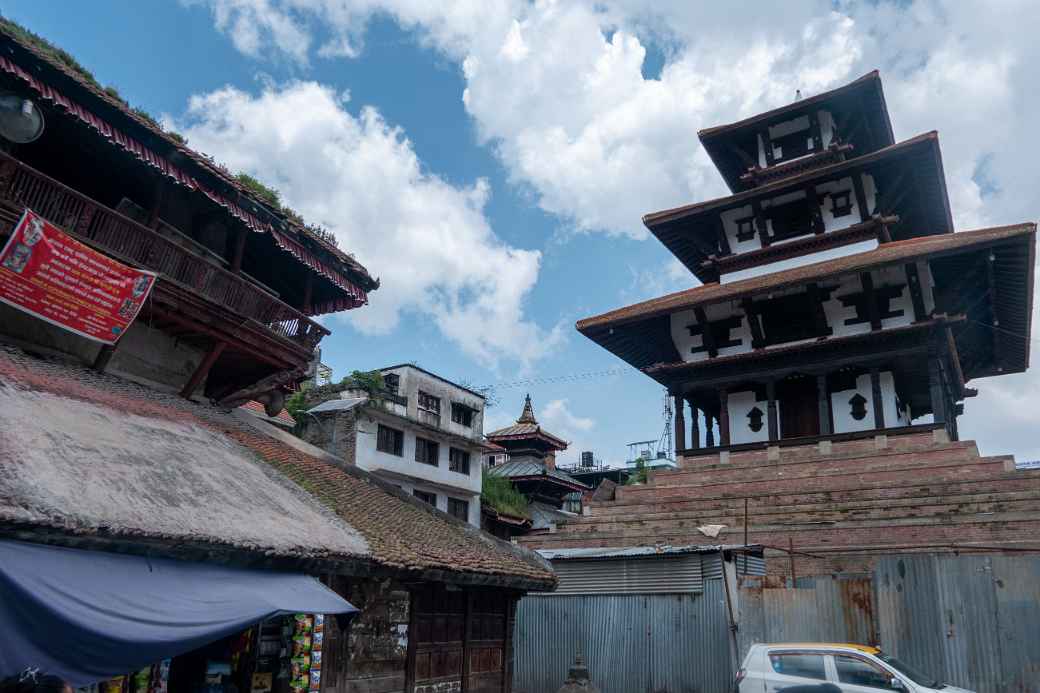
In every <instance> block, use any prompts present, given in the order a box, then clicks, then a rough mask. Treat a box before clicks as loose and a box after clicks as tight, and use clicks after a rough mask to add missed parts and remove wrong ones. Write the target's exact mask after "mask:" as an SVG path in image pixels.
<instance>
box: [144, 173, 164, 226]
mask: <svg viewBox="0 0 1040 693" xmlns="http://www.w3.org/2000/svg"><path fill="white" fill-rule="evenodd" d="M165 182H166V181H164V180H163V178H162V177H161V176H160V177H159V178H157V179H156V180H155V196H154V197H153V198H152V207H151V209H149V210H148V228H151V229H157V228H159V214H160V212H161V211H162V206H163V202H164V201H165V200H166V185H164V183H165Z"/></svg>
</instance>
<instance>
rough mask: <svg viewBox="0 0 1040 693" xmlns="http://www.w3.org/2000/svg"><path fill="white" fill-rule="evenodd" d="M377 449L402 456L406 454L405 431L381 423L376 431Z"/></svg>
mask: <svg viewBox="0 0 1040 693" xmlns="http://www.w3.org/2000/svg"><path fill="white" fill-rule="evenodd" d="M376 450H378V451H379V452H386V453H389V454H391V455H397V456H398V457H401V456H403V455H404V431H399V430H397V429H396V428H390V427H389V426H384V425H383V424H379V430H378V432H377V433H376Z"/></svg>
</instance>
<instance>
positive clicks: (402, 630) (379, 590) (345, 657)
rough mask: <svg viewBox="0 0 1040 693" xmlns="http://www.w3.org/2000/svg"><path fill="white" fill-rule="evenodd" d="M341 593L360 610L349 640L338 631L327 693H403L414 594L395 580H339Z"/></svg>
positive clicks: (325, 680)
mask: <svg viewBox="0 0 1040 693" xmlns="http://www.w3.org/2000/svg"><path fill="white" fill-rule="evenodd" d="M334 584H335V587H336V590H337V591H338V592H339V593H340V594H342V595H343V597H344V598H345V599H346V600H347V601H349V602H350V603H351V604H353V605H354V606H356V607H357V608H359V609H361V613H360V614H359V615H358V616H356V617H355V618H354V621H353V623H352V624H351V626H350V634H349V636H348V637H347V638H344V637H343V636H342V632H339V631H337V636H338V637H336V638H335V642H334V644H332V647H333V648H334V649H335V653H334V654H333V657H332V658H330V661H329V667H328V668H327V670H326V671H324V672H323V673H322V681H323V689H324V690H325V691H326V693H397V692H400V691H404V688H405V670H406V668H407V658H408V615H409V614H408V609H409V595H408V592H407V590H405V589H404V588H403V587H402V586H401V585H400V584H398V583H396V582H394V581H392V580H357V581H347V580H345V579H344V580H342V581H337V582H336V583H334Z"/></svg>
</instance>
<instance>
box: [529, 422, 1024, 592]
mask: <svg viewBox="0 0 1040 693" xmlns="http://www.w3.org/2000/svg"><path fill="white" fill-rule="evenodd" d="M745 500H746V502H747V521H746V525H747V527H746V533H747V539H748V542H749V543H753V544H754V543H758V544H763V545H765V546H766V547H767V551H766V555H767V565H768V570H769V572H770V573H771V574H774V575H787V574H788V573H789V572H790V570H791V563H790V560H789V559H788V555H787V553H786V552H785V551H784V549H787V548H789V547H791V546H793V548H794V550H795V551H796V552H797V553H796V554H795V562H794V571H795V573H796V575H798V576H804V575H815V574H827V573H832V572H866V571H869V570H870V569H871V568H872V567H873V565H874V562H875V557H876V556H878V555H880V554H883V553H895V552H914V551H932V552H935V551H939V552H942V551H954V550H958V551H980V550H988V549H990V548H1015V549H1019V548H1028V547H1034V548H1035V547H1036V546H1037V542H1036V541H1035V537H1036V536H1038V535H1040V470H1032V471H1026V470H1017V471H1016V470H1015V465H1014V460H1013V459H1012V458H1010V457H1007V456H996V457H983V456H980V455H979V451H978V448H977V447H976V445H975V443H974V442H971V441H962V442H949V441H947V440H945V438H944V436H942V434H941V432H940V433H938V434H935V433H933V432H931V431H926V432H920V433H914V434H910V435H902V436H889V437H887V438H884V437H879V438H878V439H866V440H855V441H846V442H834V443H828V444H826V445H805V446H797V447H785V448H773V449H772V450H766V449H762V450H752V451H745V452H740V453H733V454H731V455H729V458H728V460H727V459H726V458H725V457H722V458H720V456H719V455H714V456H705V457H690V458H686V459H684V460H682V461H681V463H680V466H679V468H677V469H675V470H660V471H654V472H652V473H651V476H650V481H649V483H647V484H644V485H636V486H622V487H618V488H617V490H616V492H615V497H614V499H613V500H598V499H597V500H593V501H592V502H590V503H589V504H588V506H587V510H586V513H587V514H586V515H585V516H583V517H580V518H576V519H575V520H572V521H570V522H568V523H567V524H565V525H562V526H560V527H559V528H558V531H557V532H555V533H553V534H543V535H531V536H529V537H525V538H523V539H521V542H522V543H523V544H525V545H526V546H528V547H531V548H564V547H621V546H646V545H654V544H658V543H660V544H672V545H675V544H715V543H720V542H721V543H727V544H739V543H742V542H743V541H744V536H745V516H744V512H745ZM711 524H721V525H725V529H724V530H723V532H722V534H720V535H719V537H718V538H712V537H709V536H707V535H705V534H704V533H702V532H700V531H699V530H698V527H701V526H704V525H711Z"/></svg>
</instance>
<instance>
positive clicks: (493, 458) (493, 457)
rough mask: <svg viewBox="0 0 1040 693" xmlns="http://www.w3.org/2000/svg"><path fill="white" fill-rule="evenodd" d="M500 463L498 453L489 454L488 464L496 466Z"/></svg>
mask: <svg viewBox="0 0 1040 693" xmlns="http://www.w3.org/2000/svg"><path fill="white" fill-rule="evenodd" d="M496 464H498V455H488V458H487V466H489V467H494V466H495V465H496Z"/></svg>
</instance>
